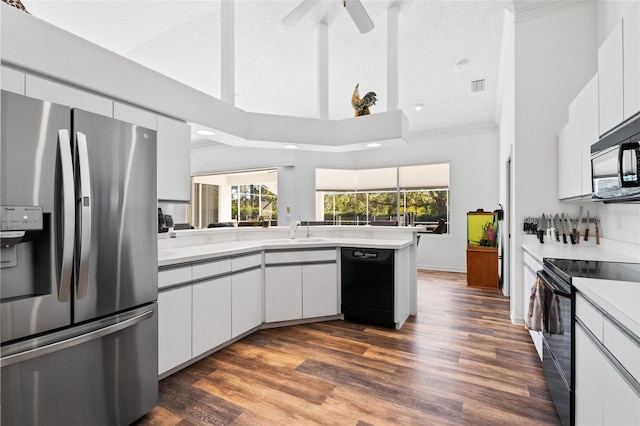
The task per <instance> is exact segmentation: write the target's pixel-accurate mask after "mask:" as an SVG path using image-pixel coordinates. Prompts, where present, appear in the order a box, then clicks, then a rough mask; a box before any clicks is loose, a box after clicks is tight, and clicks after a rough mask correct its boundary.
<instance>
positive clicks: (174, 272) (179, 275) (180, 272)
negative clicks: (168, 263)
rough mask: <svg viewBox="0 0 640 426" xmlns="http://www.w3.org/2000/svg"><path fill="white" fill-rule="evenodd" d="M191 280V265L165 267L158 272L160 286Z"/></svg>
mask: <svg viewBox="0 0 640 426" xmlns="http://www.w3.org/2000/svg"><path fill="white" fill-rule="evenodd" d="M190 281H191V266H182V267H179V268H172V269H164V270H162V271H160V272H158V288H163V287H169V286H172V285H175V284H182V283H188V282H190Z"/></svg>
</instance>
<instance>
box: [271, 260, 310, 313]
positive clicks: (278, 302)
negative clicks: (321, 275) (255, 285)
mask: <svg viewBox="0 0 640 426" xmlns="http://www.w3.org/2000/svg"><path fill="white" fill-rule="evenodd" d="M264 276H265V283H264V286H265V321H266V322H277V321H289V320H294V319H300V318H302V266H301V265H286V266H269V267H267V268H265V273H264Z"/></svg>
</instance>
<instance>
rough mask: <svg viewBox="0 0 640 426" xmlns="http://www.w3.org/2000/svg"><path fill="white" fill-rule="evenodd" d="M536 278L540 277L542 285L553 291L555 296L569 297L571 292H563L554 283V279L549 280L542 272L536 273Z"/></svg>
mask: <svg viewBox="0 0 640 426" xmlns="http://www.w3.org/2000/svg"><path fill="white" fill-rule="evenodd" d="M538 276H539V277H540V279H541V280H542V282H543V283H544V285H545V286H546V287H548V288H549V289H550V290H551V291H553V292H554V293H555V294H557V295H558V296H562V297H569V298H570V297H571V292H570V291H569V292H567V291H566V290H564V289H563V288H561V287H559V286H558V285H557V284H556V283H555V282H554V279H553V278H551V277H550V276H549V275H548V274H546V273H545V272H543V271H538Z"/></svg>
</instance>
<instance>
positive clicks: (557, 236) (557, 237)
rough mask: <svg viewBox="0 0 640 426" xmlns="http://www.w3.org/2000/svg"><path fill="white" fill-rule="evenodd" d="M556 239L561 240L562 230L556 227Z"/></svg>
mask: <svg viewBox="0 0 640 426" xmlns="http://www.w3.org/2000/svg"><path fill="white" fill-rule="evenodd" d="M556 241H557V242H560V231H558V230H557V229H556Z"/></svg>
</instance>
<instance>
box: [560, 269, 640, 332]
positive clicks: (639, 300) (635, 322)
mask: <svg viewBox="0 0 640 426" xmlns="http://www.w3.org/2000/svg"><path fill="white" fill-rule="evenodd" d="M572 284H573V286H574V287H575V288H576V289H578V291H579V292H582V293H584V295H585V296H587V297H588V298H589V299H591V300H592V301H593V302H594V303H595V304H596V305H598V306H599V307H600V308H602V310H603V311H605V312H607V313H608V314H609V315H611V316H612V317H613V318H615V319H616V320H618V321H619V322H620V323H622V324H623V325H624V326H625V327H627V328H628V329H629V330H631V332H633V333H634V334H635V335H636V336H638V337H640V283H637V282H629V281H610V280H596V279H593V278H574V279H573V280H572Z"/></svg>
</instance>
